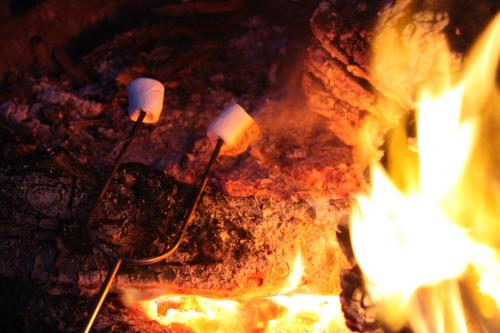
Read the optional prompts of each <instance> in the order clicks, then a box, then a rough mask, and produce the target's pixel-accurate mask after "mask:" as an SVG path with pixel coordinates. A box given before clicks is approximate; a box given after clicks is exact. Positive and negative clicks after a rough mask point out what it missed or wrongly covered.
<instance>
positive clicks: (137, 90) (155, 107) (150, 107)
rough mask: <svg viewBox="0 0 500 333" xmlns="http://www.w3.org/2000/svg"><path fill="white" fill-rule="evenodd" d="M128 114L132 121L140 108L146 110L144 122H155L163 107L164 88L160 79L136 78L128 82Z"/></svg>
mask: <svg viewBox="0 0 500 333" xmlns="http://www.w3.org/2000/svg"><path fill="white" fill-rule="evenodd" d="M127 89H128V100H129V105H128V115H129V117H130V119H131V120H132V121H137V118H139V114H140V113H141V110H142V111H144V112H146V117H144V122H145V123H156V122H157V121H158V119H159V118H160V115H161V110H162V109H163V94H164V92H165V88H164V87H163V84H162V83H161V82H160V81H157V80H153V79H148V78H143V77H141V78H137V79H135V80H133V81H132V82H130V83H129V84H128V87H127Z"/></svg>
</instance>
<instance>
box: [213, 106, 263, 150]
mask: <svg viewBox="0 0 500 333" xmlns="http://www.w3.org/2000/svg"><path fill="white" fill-rule="evenodd" d="M253 125H255V121H254V120H253V118H252V117H250V115H249V114H248V113H246V111H245V110H244V109H243V108H242V107H241V106H240V105H238V104H236V103H233V104H230V105H228V106H227V107H226V108H225V109H224V111H222V113H221V114H220V115H219V116H218V117H217V118H215V120H214V121H212V123H211V124H210V126H208V129H207V136H208V138H209V139H210V142H211V143H212V144H213V145H215V143H216V142H217V139H218V138H221V139H222V140H224V144H225V145H227V146H228V147H234V146H236V145H238V144H239V141H240V140H241V138H242V137H243V135H244V134H245V132H246V131H247V130H248V129H249V128H250V127H252V126H253Z"/></svg>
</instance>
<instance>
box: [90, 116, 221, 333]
mask: <svg viewBox="0 0 500 333" xmlns="http://www.w3.org/2000/svg"><path fill="white" fill-rule="evenodd" d="M145 116H146V113H145V112H144V111H142V110H141V112H140V115H139V118H138V119H137V122H136V123H135V124H134V127H132V130H131V131H130V133H129V135H128V136H127V138H126V140H125V142H124V144H123V146H122V148H121V149H120V152H119V153H118V156H117V157H116V160H115V162H114V165H113V169H112V171H111V173H110V175H109V176H108V178H107V179H106V181H105V182H104V185H103V187H102V189H101V192H100V193H99V196H98V197H97V200H96V202H95V205H94V207H93V209H92V211H91V213H90V217H89V219H88V223H87V229H88V233H89V236H90V239H91V242H92V245H93V246H94V247H95V248H97V249H98V250H99V251H101V252H102V253H104V254H105V255H106V256H108V257H110V258H112V259H113V260H114V264H113V266H111V267H110V269H109V271H108V274H107V276H106V279H105V280H104V283H103V285H102V287H101V289H100V291H99V294H98V295H97V298H96V302H95V303H94V306H93V307H92V313H91V315H90V317H89V319H88V321H87V324H86V325H85V328H84V330H83V332H84V333H88V332H90V330H91V328H92V326H93V324H94V321H95V319H96V318H97V315H98V313H99V311H100V309H101V306H102V304H103V303H104V300H105V299H106V296H107V295H108V293H109V291H110V289H111V285H112V284H113V282H114V280H115V277H116V274H117V273H118V271H119V269H120V267H121V265H122V263H126V264H131V265H139V266H146V265H152V264H155V263H158V262H160V261H162V260H164V259H166V258H167V257H169V256H170V255H172V254H173V253H174V252H175V251H176V250H177V249H178V247H179V245H180V243H181V241H182V238H183V237H184V235H185V234H186V231H187V228H188V226H189V224H190V223H191V221H192V219H193V215H194V214H193V213H194V212H195V211H196V208H197V207H198V204H199V202H200V200H201V197H202V194H203V191H204V189H205V187H206V185H207V182H208V177H209V176H210V172H211V170H212V167H213V165H214V164H215V161H216V160H217V157H218V156H219V153H220V151H221V148H222V145H223V144H224V141H223V140H222V139H221V138H218V140H217V144H216V146H215V148H214V150H213V152H212V156H211V157H210V160H209V162H208V164H207V166H206V167H205V171H204V173H203V176H202V178H201V181H200V185H199V187H198V190H197V192H196V195H195V197H194V200H193V202H192V203H191V205H190V206H189V209H188V210H187V212H186V215H185V217H184V220H183V222H182V225H181V227H180V230H179V232H178V233H177V235H176V237H175V239H174V242H173V243H172V244H171V245H170V247H168V248H167V250H166V251H165V252H163V253H162V254H160V255H158V256H155V257H146V258H127V257H120V256H116V255H115V254H113V253H112V252H111V251H109V250H107V249H106V248H104V247H103V246H102V244H100V243H99V242H98V241H97V240H96V239H94V238H93V237H92V230H91V227H92V223H93V222H94V217H95V215H96V213H97V211H98V210H99V208H100V204H101V202H102V200H103V198H104V195H105V194H106V192H107V190H108V188H109V185H110V184H111V181H112V179H113V178H114V176H115V174H116V172H117V170H118V168H119V166H120V164H121V161H122V160H123V156H124V154H125V152H126V151H127V149H128V146H129V145H130V142H131V141H132V139H133V138H134V136H135V134H136V132H137V129H138V128H139V127H140V126H141V124H142V123H143V120H144V117H145Z"/></svg>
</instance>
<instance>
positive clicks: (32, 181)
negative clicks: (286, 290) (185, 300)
mask: <svg viewBox="0 0 500 333" xmlns="http://www.w3.org/2000/svg"><path fill="white" fill-rule="evenodd" d="M98 179H99V177H98V176H96V174H95V173H94V172H91V171H88V170H86V169H85V168H82V167H81V166H79V165H78V162H77V161H75V160H74V159H73V158H71V157H69V156H67V154H66V153H64V152H63V151H58V152H43V153H40V154H35V155H31V156H29V157H26V158H25V159H23V160H20V161H17V163H9V165H5V164H3V165H2V166H1V167H0V180H1V184H0V188H1V190H0V195H1V196H2V202H3V203H4V204H3V206H2V211H1V217H2V223H1V228H2V237H1V239H0V248H1V251H0V256H1V258H0V259H1V260H0V262H1V266H0V274H1V277H2V279H3V280H4V281H6V282H8V283H7V285H10V284H12V283H13V281H14V280H16V279H20V280H21V281H26V283H25V284H20V285H18V286H17V288H20V291H22V290H23V289H24V288H30V290H39V292H42V291H43V294H44V295H46V296H44V297H55V298H56V299H57V297H58V295H64V297H65V298H62V299H61V300H60V302H63V299H66V300H67V299H68V297H69V298H74V299H77V297H81V298H82V300H83V299H85V298H84V296H87V297H88V296H92V295H95V293H96V291H97V289H98V288H99V286H100V284H101V283H102V281H103V280H104V277H105V275H106V270H107V269H108V267H109V266H108V265H109V260H108V258H106V257H104V256H103V255H102V254H101V253H100V252H98V251H96V250H95V249H94V250H93V249H92V248H91V247H90V246H89V239H88V235H87V234H86V231H85V223H86V218H87V215H88V212H89V210H90V208H91V205H92V203H93V200H94V196H95V190H96V188H95V186H94V185H93V184H96V183H97V180H98ZM192 193H193V187H192V186H191V185H187V184H182V183H179V182H177V181H175V180H174V179H173V178H170V177H167V176H165V175H164V174H163V173H162V172H160V171H157V170H154V169H152V168H149V167H146V166H144V165H141V164H126V165H124V166H123V168H122V169H121V172H120V173H119V175H118V176H117V178H116V179H115V181H114V182H113V184H112V186H111V189H110V192H109V194H108V195H107V196H106V198H105V202H104V205H103V209H102V214H101V215H100V216H99V217H98V219H97V221H96V225H95V227H96V228H95V235H96V237H97V238H98V239H99V240H100V241H101V242H103V243H104V244H106V246H108V247H110V248H113V249H114V250H115V251H116V252H117V253H119V254H121V255H130V256H148V255H154V254H157V253H159V252H161V251H162V250H163V249H164V248H165V246H166V245H167V244H168V242H169V241H171V240H172V238H173V235H174V234H175V233H176V232H177V227H178V226H179V222H180V219H181V218H182V216H183V214H184V212H185V210H186V208H187V205H188V203H189V201H190V199H191V195H192ZM334 226H335V221H334V220H323V219H319V218H316V216H315V210H314V209H313V208H312V207H311V206H309V205H308V204H307V203H306V202H305V201H302V200H296V201H292V202H284V201H275V200H271V199H268V200H265V199H257V198H252V197H247V198H237V197H228V196H225V195H222V194H220V193H215V192H211V191H209V192H208V193H206V195H205V196H204V198H203V200H202V203H201V204H200V207H199V208H198V210H197V213H196V216H195V218H194V221H193V223H192V225H191V226H190V227H189V229H188V234H187V236H186V238H185V239H184V240H183V242H182V244H181V246H180V248H179V250H178V251H177V252H176V253H175V254H174V255H172V257H170V258H168V259H167V260H166V262H163V263H160V264H156V265H152V266H147V267H131V266H126V267H124V268H123V269H122V270H121V271H120V272H119V275H118V278H117V282H116V283H115V290H122V291H124V290H126V289H127V288H128V287H134V288H138V289H140V290H143V291H144V292H149V293H151V292H153V293H161V292H162V290H164V291H167V290H168V291H172V290H175V291H183V292H196V293H199V294H205V295H218V296H227V297H235V296H242V295H246V296H248V295H268V294H273V293H275V292H277V291H278V290H279V289H281V288H282V286H283V284H284V281H285V279H286V277H287V276H288V274H289V273H290V269H291V264H292V263H293V261H294V256H295V254H296V253H297V251H299V250H301V251H302V256H303V258H304V262H305V263H306V272H305V276H306V277H305V278H306V279H307V276H311V277H314V279H311V281H313V282H312V283H311V285H310V287H311V288H313V289H316V290H318V292H328V293H338V292H339V280H338V277H339V274H340V268H341V267H342V265H343V264H342V262H343V261H342V260H343V259H342V256H341V253H340V251H339V250H338V248H337V247H336V245H335V244H334V243H331V235H332V234H333V232H334ZM4 288H5V287H4ZM4 288H2V290H1V293H2V294H4V295H8V294H9V290H7V289H4ZM9 289H10V287H9ZM71 295H73V296H71ZM25 297H26V299H25V301H26V302H28V303H30V302H35V301H36V299H37V298H36V295H34V296H33V297H34V298H33V299H30V298H29V297H28V296H27V295H25ZM20 302H21V301H20ZM86 303H89V301H87V302H83V301H82V302H79V303H78V304H79V305H78V306H82V307H83V308H79V309H78V310H79V311H81V312H80V314H81V316H80V317H79V318H73V319H71V321H70V322H65V323H59V325H63V327H64V330H66V329H73V328H74V325H75V323H80V322H81V321H82V320H83V317H84V313H85V311H86V310H87V308H86V306H87V305H84V304H86ZM82 304H83V305H82ZM19 306H20V307H21V306H27V304H24V303H22V302H21V304H20V305H19ZM46 306H47V308H46V309H45V310H43V314H44V316H47V321H49V322H52V324H54V322H56V321H60V320H61V319H60V318H62V317H60V318H58V316H60V315H62V314H63V313H62V312H60V311H62V309H58V308H57V307H58V306H60V303H59V302H55V303H51V302H48V304H46ZM63 308H64V307H63ZM15 310H16V311H21V310H20V309H19V308H17V309H15ZM74 310H76V309H74ZM9 313H10V314H12V315H14V314H15V312H14V314H13V312H12V309H11V310H10V311H9ZM27 313H28V314H29V312H27ZM75 317H78V316H75ZM37 318H38V317H37ZM103 320H104V322H106V320H108V321H109V320H110V319H109V318H107V317H106V316H104V319H103ZM101 325H103V324H102V323H101Z"/></svg>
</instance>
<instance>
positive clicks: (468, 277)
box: [351, 15, 500, 332]
mask: <svg viewBox="0 0 500 333" xmlns="http://www.w3.org/2000/svg"><path fill="white" fill-rule="evenodd" d="M381 34H382V36H383V35H384V32H382V33H381ZM382 39H383V38H382ZM427 43H429V45H430V47H431V48H433V47H435V49H437V50H440V52H441V54H438V55H437V58H436V60H435V61H436V62H439V64H440V70H442V69H443V68H442V67H443V66H442V65H443V64H451V63H452V61H447V59H450V58H451V54H450V53H449V51H447V50H443V44H442V41H441V40H439V41H436V43H433V41H429V40H427ZM385 52H392V53H393V57H397V55H394V54H401V55H402V56H404V54H405V52H404V51H401V52H399V50H398V51H396V50H395V49H387V48H386V49H385ZM499 57H500V15H497V17H496V18H495V20H494V22H493V23H491V25H490V27H489V28H488V29H487V31H486V32H485V34H484V35H483V37H482V38H481V39H480V41H479V42H478V44H477V45H476V46H475V48H474V49H473V50H472V52H471V54H470V55H469V56H468V58H467V62H466V66H465V67H464V68H465V70H464V71H463V72H462V74H461V75H460V76H461V78H460V80H459V81H457V82H458V83H455V84H452V83H451V82H454V78H453V77H452V76H453V75H452V73H451V69H450V71H449V72H446V71H442V72H441V73H440V74H439V75H437V74H436V73H434V75H436V76H435V77H432V78H429V80H427V82H426V85H424V86H422V87H421V89H420V92H419V96H418V103H417V109H418V110H417V112H416V113H417V114H416V118H417V135H418V138H417V139H418V144H417V145H416V146H415V145H413V146H412V147H410V146H411V145H410V144H409V143H410V140H409V139H408V137H407V134H406V132H405V130H404V129H403V128H400V129H398V130H396V131H395V134H394V136H393V137H392V139H391V140H392V141H391V142H390V143H389V149H388V150H389V151H388V158H389V159H388V167H387V172H386V171H385V170H384V169H383V167H382V166H381V165H379V164H374V165H372V166H371V177H372V182H371V190H370V193H368V194H367V195H364V196H359V197H358V200H357V202H358V208H357V209H356V210H355V212H354V213H353V215H352V221H351V237H352V244H353V248H354V252H355V255H356V258H357V260H358V262H359V264H360V267H361V269H362V271H363V274H364V278H365V282H366V285H367V287H368V290H369V292H370V294H371V297H372V298H373V299H374V300H375V302H376V303H377V304H379V305H380V306H379V308H378V310H379V317H380V318H381V319H382V320H384V321H385V322H386V323H387V324H388V325H390V326H391V328H393V329H399V328H401V327H402V326H403V325H407V326H409V327H411V328H412V329H413V331H415V332H468V331H479V330H481V331H485V330H488V329H490V330H492V331H493V330H496V329H498V326H496V328H495V329H491V328H486V327H484V326H483V327H481V329H479V328H478V327H479V326H480V324H478V321H484V320H485V318H486V317H489V318H491V317H492V316H493V315H494V314H495V313H498V311H499V308H500V260H499V259H500V224H499V222H498V216H499V212H500V190H499V188H498V184H499V183H498V181H500V178H499V177H498V171H497V170H496V169H498V166H499V164H498V160H497V159H498V157H497V155H498V152H496V149H497V146H495V144H496V143H497V142H498V139H497V138H496V137H497V136H498V128H499V126H500V118H499V117H500V109H499V105H500V103H499V102H500V90H499V87H498V82H497V80H498V77H497V75H498V72H499V71H498V70H499V68H498V66H499ZM374 59H375V61H377V59H380V57H377V56H375V57H374ZM384 61H385V62H386V63H387V59H384ZM395 61H398V62H399V63H402V62H403V61H401V60H400V59H399V60H395ZM374 67H375V68H377V64H375V66H374ZM391 79H392V78H391ZM398 80H399V78H396V81H398ZM389 113H391V111H389ZM493 128H495V129H496V130H493ZM415 151H417V152H415ZM471 281H472V282H471ZM471 284H472V285H473V286H474V288H471V290H467V288H466V286H467V285H471ZM464 294H465V295H468V296H467V297H464V296H463V295H464ZM471 295H472V297H471ZM471 299H473V300H474V301H471ZM493 300H494V302H493ZM471 302H472V303H474V302H476V303H477V302H479V304H475V305H474V306H470V305H471V304H470V303H471ZM495 302H496V307H495ZM476 307H477V308H479V310H478V312H481V313H480V314H476V313H475V311H476V310H475V309H472V308H476ZM471 318H472V319H471ZM495 325H497V324H495Z"/></svg>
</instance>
